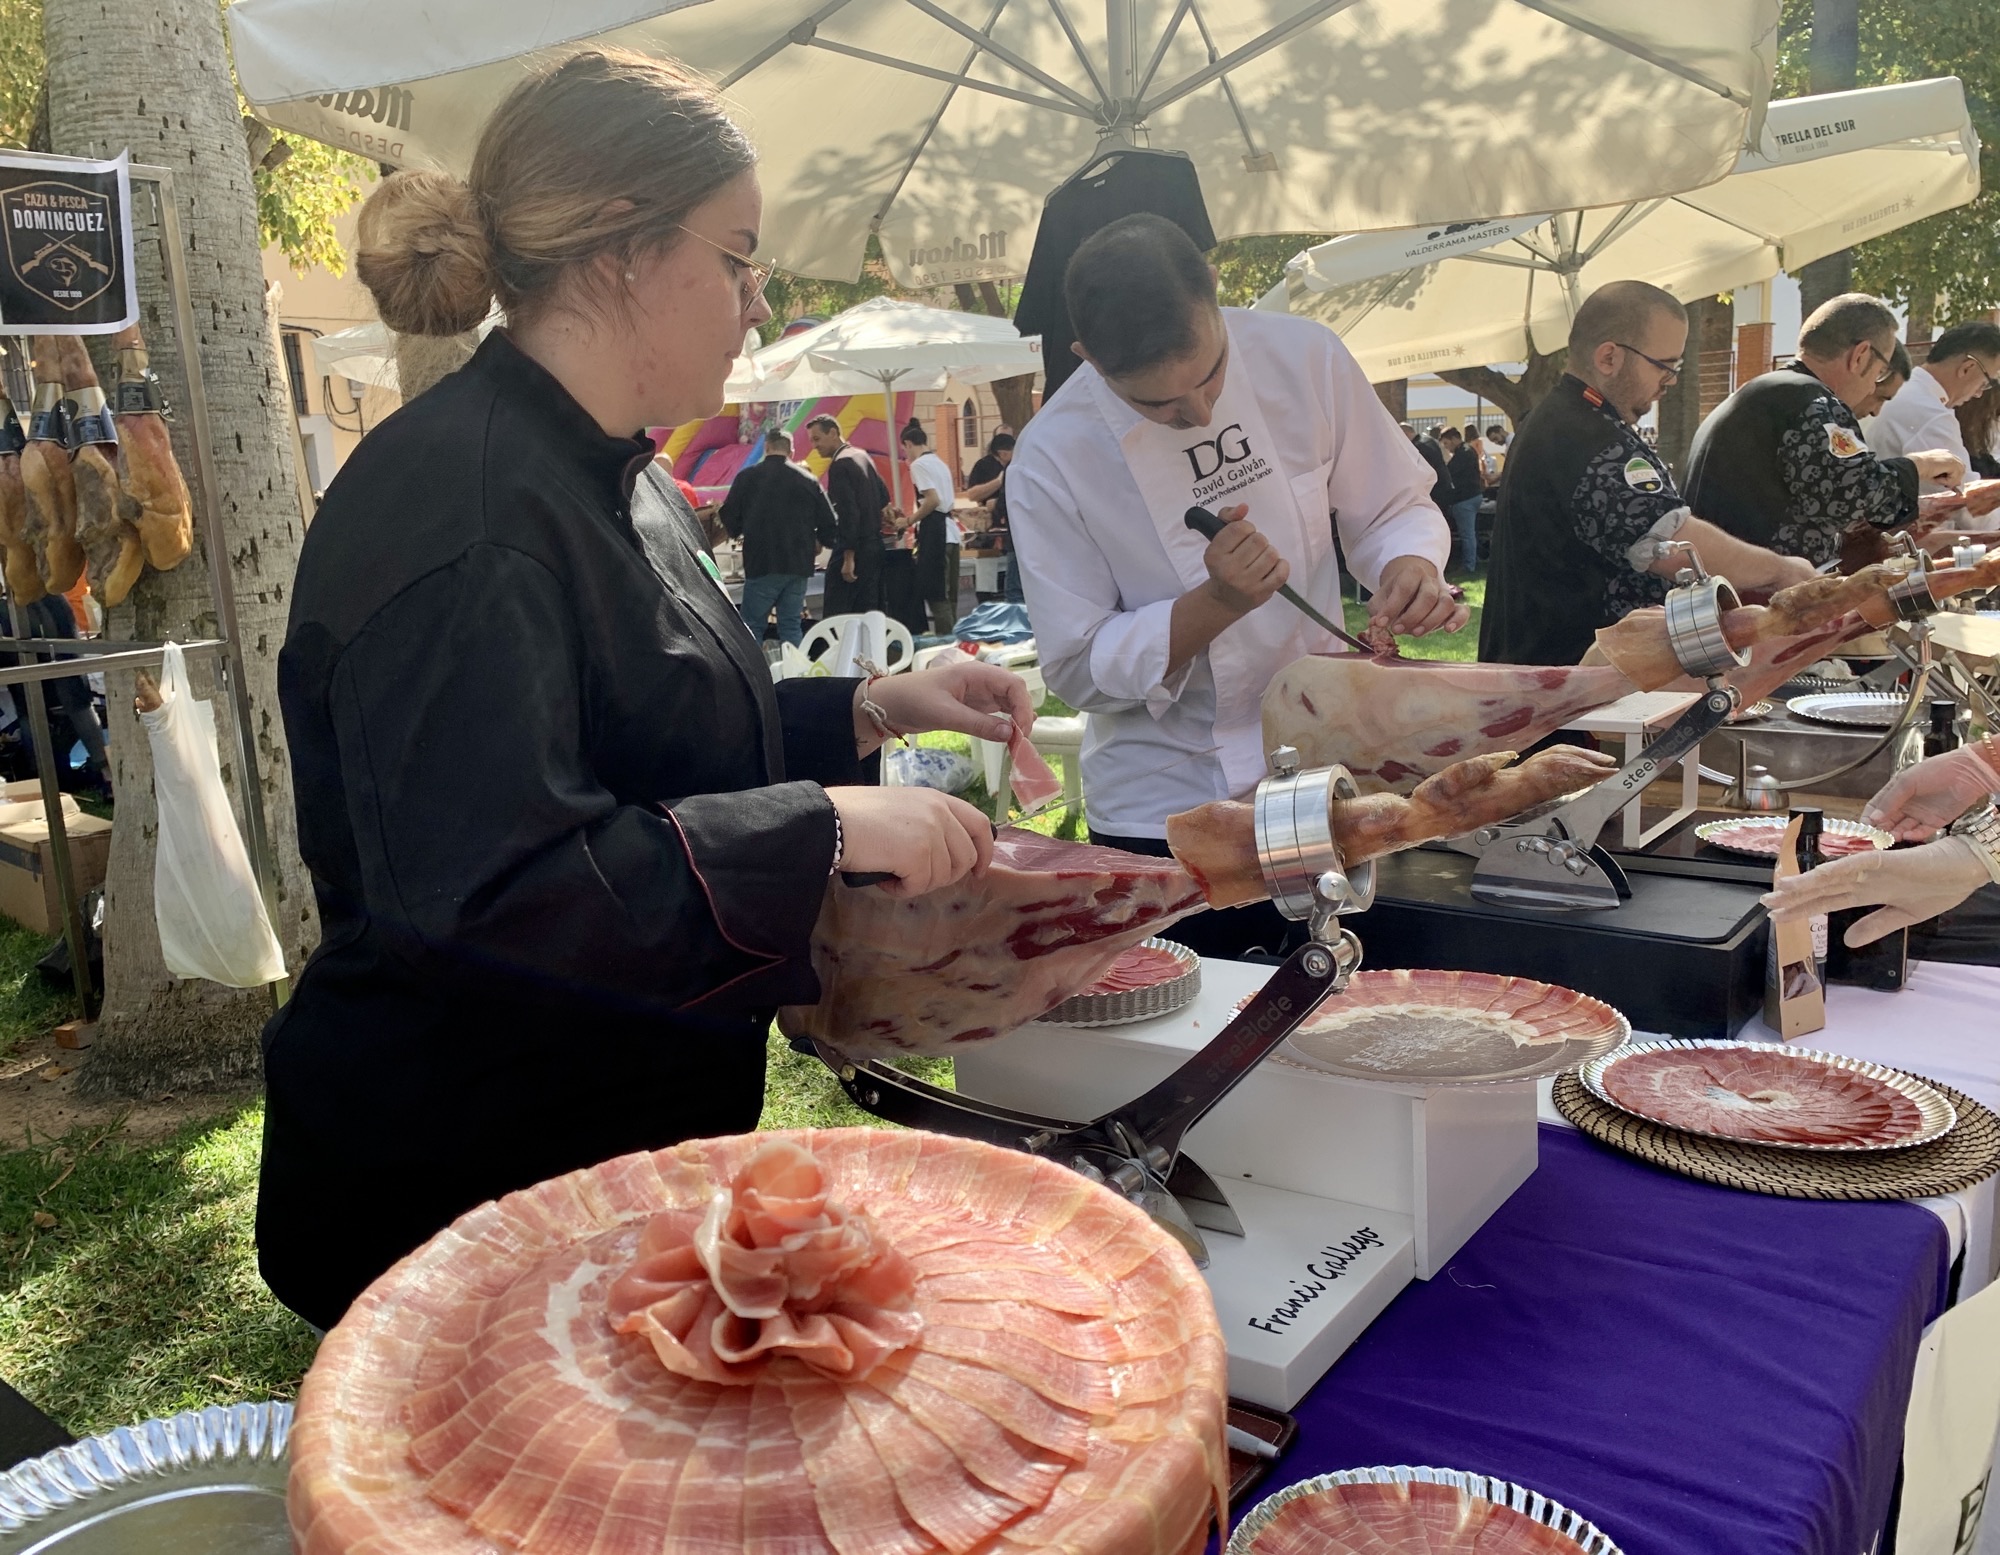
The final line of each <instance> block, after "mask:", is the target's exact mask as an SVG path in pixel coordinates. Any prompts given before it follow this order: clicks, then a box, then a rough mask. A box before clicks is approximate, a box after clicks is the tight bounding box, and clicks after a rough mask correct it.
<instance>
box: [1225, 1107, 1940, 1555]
mask: <svg viewBox="0 0 2000 1555" xmlns="http://www.w3.org/2000/svg"><path fill="white" fill-rule="evenodd" d="M1946 1257H1947V1241H1946V1237H1945V1231H1944V1227H1943V1226H1942V1225H1941V1224H1940V1223H1939V1221H1938V1219H1937V1217H1936V1216H1934V1215H1932V1214H1930V1213H1929V1212H1928V1211H1926V1210H1923V1209H1920V1208H1918V1207H1917V1206H1916V1205H1913V1204H1817V1203H1807V1202H1802V1201H1799V1200H1793V1199H1774V1198H1765V1197H1763V1196H1761V1195H1758V1194H1751V1193H1735V1192H1731V1191H1729V1190H1727V1189H1723V1188H1711V1187H1707V1186H1705V1185H1703V1184H1701V1183H1696V1182H1689V1181H1687V1180H1685V1179H1683V1178H1680V1177H1676V1176H1673V1175H1671V1174H1670V1173H1667V1172H1663V1171H1658V1170H1656V1169H1654V1168H1652V1167H1649V1166H1645V1165H1642V1164H1640V1163H1638V1162H1636V1161H1633V1160H1630V1159H1629V1158H1627V1157H1624V1156H1620V1155H1616V1154H1614V1153H1612V1152H1611V1151H1609V1150H1606V1149H1604V1148H1602V1147H1601V1146H1598V1145H1595V1144H1593V1143H1591V1142H1590V1141H1589V1140H1587V1139H1585V1138H1584V1137H1583V1136H1581V1135H1579V1134H1577V1133H1575V1132H1573V1131H1571V1130H1569V1129H1561V1128H1550V1127H1547V1126H1544V1127H1543V1129H1542V1131H1541V1166H1540V1168H1539V1169H1538V1170H1537V1171H1536V1173H1535V1174H1534V1176H1533V1177H1531V1178H1529V1179H1528V1181H1527V1182H1526V1183H1525V1184H1524V1185H1523V1186H1522V1187H1521V1189H1520V1191H1519V1192H1517V1193H1516V1194H1515V1195H1514V1196H1513V1197H1512V1198H1511V1199H1509V1200H1508V1201H1507V1203H1506V1204H1504V1205H1503V1206H1501V1208H1500V1210H1499V1212H1498V1213H1497V1214H1495V1215H1494V1216H1493V1218H1492V1219H1491V1220H1490V1221H1488V1222H1487V1223H1486V1225H1485V1226H1484V1227H1482V1228H1481V1229H1480V1231H1479V1232H1478V1234H1477V1235H1475V1236H1474V1237H1473V1238H1472V1240H1471V1241H1470V1242H1468V1243H1467V1244H1466V1245H1465V1247H1464V1248H1463V1249H1462V1250H1461V1251H1460V1253H1459V1254H1458V1256H1457V1257H1456V1258H1455V1259H1453V1260H1452V1262H1451V1264H1450V1265H1449V1267H1447V1268H1446V1269H1445V1271H1444V1272H1443V1273H1442V1274H1440V1275H1438V1276H1437V1277H1436V1278H1435V1279H1432V1280H1430V1281H1428V1282H1423V1283H1418V1284H1413V1285H1411V1286H1410V1287H1409V1288H1408V1289H1406V1290H1405V1291H1404V1292H1403V1293H1402V1295H1400V1296H1399V1297H1398V1298H1397V1299H1396V1301H1395V1302H1394V1303H1393V1304H1392V1305H1391V1306H1390V1307H1389V1309H1388V1311H1386V1312H1385V1313H1383V1315H1382V1316H1381V1317H1380V1318H1378V1319H1377V1320H1376V1322H1375V1323H1374V1325H1373V1326H1372V1327H1370V1328H1369V1330H1368V1331H1367V1333H1365V1334H1364V1335H1362V1337H1361V1339H1360V1340H1359V1341H1358V1342H1357V1343H1356V1344H1355V1346H1354V1347H1353V1348H1352V1349H1351V1350H1349V1351H1348V1353H1347V1354H1346V1355H1344V1356H1343V1357H1342V1358H1341V1360H1340V1362H1339V1363H1338V1364H1337V1365H1336V1366H1335V1367H1334V1368H1333V1370H1332V1371H1331V1372H1329V1373H1328V1374H1327V1376H1326V1377H1325V1379H1324V1380H1323V1381H1322V1382H1321V1383H1320V1384H1319V1386H1318V1387H1316V1388H1315V1389H1314V1390H1313V1391H1312V1392H1311V1393H1310V1394H1309V1395H1307V1397H1306V1398H1305V1399H1304V1400H1303V1401H1302V1402H1301V1403H1300V1404H1299V1406H1298V1408H1297V1409H1296V1410H1295V1411H1294V1413H1295V1414H1296V1415H1297V1416H1298V1421H1299V1435H1298V1439H1297V1442H1296V1443H1295V1444H1294V1446H1293V1447H1292V1450H1291V1451H1290V1452H1289V1453H1287V1454H1286V1455H1285V1458H1284V1459H1283V1461H1282V1462H1280V1463H1278V1464H1276V1465H1275V1466H1274V1469H1273V1472H1272V1474H1271V1476H1270V1478H1269V1479H1268V1480H1266V1482H1265V1485H1264V1487H1263V1492H1264V1493H1267V1494H1268V1493H1269V1492H1270V1491H1272V1490H1276V1489H1278V1488H1279V1487H1281V1486H1284V1485H1289V1484H1291V1483H1292V1482H1293V1481H1295V1480H1300V1479H1306V1478H1309V1477H1311V1476H1312V1475H1315V1474H1324V1473H1327V1472H1329V1471H1331V1470H1334V1469H1345V1468H1357V1467H1360V1466H1363V1465H1367V1464H1377V1463H1410V1464H1433V1465H1436V1466H1439V1467H1443V1468H1455V1469H1465V1470H1468V1471H1471V1472H1475V1473H1485V1474H1493V1475H1498V1476H1499V1477H1501V1478H1503V1479H1510V1480H1513V1481H1515V1482H1517V1483H1519V1484H1523V1485H1527V1486H1530V1487H1532V1488H1534V1489H1536V1490H1540V1491H1542V1492H1543V1493H1544V1494H1547V1495H1550V1496H1553V1497H1554V1498H1555V1499H1556V1500H1558V1501H1560V1502H1562V1503H1563V1504H1564V1505H1566V1506H1569V1507H1572V1508H1574V1509H1575V1510H1577V1511H1579V1512H1581V1513H1583V1515H1584V1516H1586V1517H1588V1518H1590V1519H1591V1521H1593V1522H1594V1523H1596V1524H1597V1525H1598V1526H1599V1527H1600V1528H1602V1529H1603V1530H1604V1531H1605V1532H1606V1533H1607V1534H1609V1535H1610V1536H1611V1537H1612V1538H1613V1539H1614V1540H1616V1541H1617V1542H1618V1544H1619V1545H1620V1547H1621V1548H1622V1549H1623V1550H1624V1551H1625V1552H1626V1555H1858V1552H1864V1551H1867V1550H1869V1549H1870V1548H1872V1546H1873V1543H1874V1539H1875V1536H1876V1534H1877V1533H1878V1532H1879V1531H1880V1530H1881V1528H1882V1525H1883V1522H1884V1520H1885V1518H1886V1517H1887V1514H1888V1509H1889V1500H1890V1495H1891V1493H1892V1489H1893V1487H1894V1483H1895V1477H1896V1465H1897V1461H1898V1459H1899V1457H1900V1455H1901V1450H1902V1440H1903V1411H1904V1408H1905V1406H1906V1405H1907V1403H1908V1400H1909V1391H1910V1377H1911V1370H1912V1367H1913V1366H1914V1364H1915V1358H1916V1347H1917V1338H1918V1335H1919V1334H1920V1333H1921V1332H1922V1330H1923V1328H1924V1326H1925V1324H1927V1323H1928V1322H1930V1320H1931V1319H1932V1318H1934V1317H1935V1316H1937V1314H1938V1313H1939V1312H1940V1311H1942V1310H1943V1307H1944V1303H1945V1288H1946V1279H1947V1274H1948V1271H1947V1269H1946Z"/></svg>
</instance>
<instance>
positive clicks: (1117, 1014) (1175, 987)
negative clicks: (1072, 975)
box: [1041, 939, 1201, 1026]
mask: <svg viewBox="0 0 2000 1555" xmlns="http://www.w3.org/2000/svg"><path fill="white" fill-rule="evenodd" d="M1133 948H1134V949H1137V950H1164V951H1168V952H1169V953H1171V954H1172V956H1173V957H1174V959H1175V960H1176V961H1178V962H1180V964H1181V975H1180V976H1179V977H1170V978H1168V979H1167V980H1166V981H1165V982H1164V983H1155V984H1154V985H1153V986H1152V987H1150V988H1133V989H1130V990H1127V991H1126V992H1124V993H1099V994H1089V993H1080V994H1075V995H1073V996H1071V997H1070V998H1067V999H1065V1000H1063V1002H1062V1003H1061V1004H1058V1005H1057V1006H1056V1007H1055V1008H1054V1009H1052V1010H1050V1011H1049V1013H1048V1014H1046V1015H1044V1016H1042V1017H1041V1019H1042V1023H1043V1024H1044V1025H1049V1026H1129V1025H1131V1024H1132V1023H1133V1022H1135V1021H1142V1020H1152V1019H1154V1018H1155V1017H1156V1016H1161V1015H1171V1014H1173V1012H1174V1011H1175V1010H1179V1009H1184V1008H1186V1007H1187V1006H1188V1005H1190V1004H1192V1003H1194V1001H1195V996H1196V995H1197V994H1199V993H1200V992H1201V957H1200V956H1197V955H1196V954H1195V953H1194V952H1193V951H1192V950H1189V949H1188V948H1187V946H1185V945H1183V944H1181V943H1180V942H1179V941H1177V940H1168V939H1143V940H1141V941H1139V943H1138V944H1137V945H1136V946H1134V947H1133Z"/></svg>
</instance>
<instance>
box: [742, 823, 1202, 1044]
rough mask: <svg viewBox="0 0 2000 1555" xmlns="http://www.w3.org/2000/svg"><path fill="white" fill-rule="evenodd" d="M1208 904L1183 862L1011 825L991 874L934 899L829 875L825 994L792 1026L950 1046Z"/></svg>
mask: <svg viewBox="0 0 2000 1555" xmlns="http://www.w3.org/2000/svg"><path fill="white" fill-rule="evenodd" d="M1206 905H1207V903H1206V902H1205V901H1204V900H1203V897H1202V893H1201V887H1200V886H1198V885H1197V884H1196V883H1195V882H1194V880H1193V879H1192V878H1191V877H1190V876H1189V875H1188V873H1187V871H1186V870H1184V869H1182V868H1181V866H1180V865H1179V864H1177V863H1175V862H1174V861H1173V860H1172V859H1159V858H1141V857H1140V856H1139V855H1137V854H1134V853H1124V852H1120V851H1118V850H1117V849H1114V848H1097V847H1090V846H1087V845H1085V844H1083V843H1076V842H1058V841H1056V840H1055V839H1054V838H1051V837H1043V836H1041V835H1039V834H1038V833H1035V832H1030V831H1021V830H1017V829H1014V828H1008V829H1005V830H1003V831H1002V832H1001V833H1000V835H999V837H998V839H997V840H996V841H995V842H994V844H993V863H992V866H991V867H990V868H989V869H988V870H987V871H986V873H985V875H984V876H981V877H977V878H975V877H973V876H969V875H968V876H966V877H965V878H964V879H962V880H959V881H957V882H955V883H954V884H952V885H949V886H946V887H945V888H944V889H942V890H938V891H932V892H929V893H928V894H926V895H924V896H918V897H900V896H892V895H890V894H889V893H888V892H886V891H883V890H881V889H879V888H877V887H874V886H864V887H860V888H858V889H857V888H856V887H853V886H848V885H843V884H842V883H841V882H840V880H839V879H838V878H837V877H836V878H835V879H834V880H832V881H830V882H829V883H828V885H827V894H826V902H825V904H824V905H823V906H822V907H821V908H820V915H819V922H818V923H817V924H816V925H815V926H814V929H813V970H814V971H815V972H816V973H817V974H818V975H819V982H820V1000H819V1003H818V1004H814V1005H794V1006H791V1007H789V1008H787V1009H784V1010H781V1011H780V1012H779V1017H778V1018H779V1024H780V1025H781V1026H782V1027H783V1028H784V1030H785V1032H786V1033H787V1034H788V1035H793V1036H797V1035H811V1036H815V1037H818V1038H820V1039H821V1040H822V1041H824V1042H826V1043H828V1044H829V1045H831V1046H833V1047H836V1048H839V1049H840V1050H841V1051H842V1052H843V1053H847V1054H850V1055H852V1056H854V1057H857V1058H882V1057H890V1056H894V1055H897V1054H901V1053H949V1052H951V1051H953V1050H954V1049H955V1048H958V1047H962V1046H964V1045H965V1044H966V1043H968V1042H982V1041H985V1040H987V1039H988V1038H990V1037H997V1036H1000V1035H1002V1034H1003V1033H1005V1032H1009V1031H1012V1030H1013V1029H1014V1028H1015V1027H1017V1026H1021V1025H1025V1024H1026V1023H1027V1022H1028V1021H1031V1020H1033V1019H1034V1018H1035V1017H1036V1016H1038V1015H1041V1014H1044V1013H1045V1012H1047V1011H1049V1010H1052V1009H1054V1008H1055V1007H1056V1006H1057V1005H1058V1004H1061V1003H1062V1002H1063V1000H1065V999H1067V998H1069V997H1070V995H1072V994H1074V993H1077V992H1079V991H1081V990H1082V989H1084V988H1087V987H1089V986H1090V984H1092V983H1093V982H1095V981H1096V980H1097V979H1098V978H1099V977H1100V976H1102V975H1103V974H1104V973H1105V972H1106V971H1107V970H1109V969H1110V967H1111V965H1112V963H1114V962H1115V961H1116V960H1117V959H1118V957H1119V954H1120V953H1121V952H1123V951H1124V950H1126V949H1128V948H1130V947H1131V946H1134V945H1136V944H1138V943H1139V942H1140V941H1141V940H1143V939H1148V938H1150V937H1151V936H1152V935H1155V934H1157V933H1159V932H1160V930H1161V929H1163V928H1165V927H1166V926H1167V925H1168V924H1170V923H1173V922H1175V921H1176V920H1177V919H1180V918H1184V917H1186V916H1187V915H1188V914H1189V913H1192V912H1199V911H1200V910H1201V909H1202V908H1203V907H1205V906H1206Z"/></svg>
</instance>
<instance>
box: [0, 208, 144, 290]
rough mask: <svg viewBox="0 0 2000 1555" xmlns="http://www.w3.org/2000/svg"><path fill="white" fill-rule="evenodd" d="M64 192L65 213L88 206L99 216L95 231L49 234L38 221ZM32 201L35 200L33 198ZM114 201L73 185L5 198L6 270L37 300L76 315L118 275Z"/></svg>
mask: <svg viewBox="0 0 2000 1555" xmlns="http://www.w3.org/2000/svg"><path fill="white" fill-rule="evenodd" d="M52 192H53V193H60V194H61V195H62V196H63V198H64V202H65V208H66V209H70V210H75V209H77V208H78V207H77V205H76V204H75V202H76V201H78V200H82V201H86V202H88V208H89V209H91V210H93V211H94V212H95V213H97V214H98V230H97V231H96V232H94V233H93V232H50V231H47V230H45V229H43V228H41V227H39V226H37V224H36V222H35V220H34V219H33V218H34V217H35V216H37V215H41V214H46V213H47V212H48V211H50V210H52V209H54V208H55V207H54V206H53V205H52V204H51V203H50V201H49V195H50V194H51V193H52ZM31 196H32V197H33V198H30V197H31ZM110 210H111V200H110V198H109V197H108V196H106V195H102V194H99V193H97V192H96V191H95V190H91V189H79V188H77V187H76V186H75V185H73V184H58V183H36V184H26V185H23V186H22V187H21V188H18V189H9V190H6V191H5V192H4V193H0V223H4V227H5V233H6V247H7V265H8V268H9V269H11V270H12V271H13V272H14V279H15V280H16V281H18V282H19V283H20V284H21V285H22V286H24V287H26V288H27V289H28V290H29V291H31V292H33V293H34V294H35V295H36V296H37V297H40V298H42V299H43V300H44V301H46V302H50V303H53V304H55V306H57V307H59V308H63V309H66V310H68V311H70V312H74V311H75V310H76V309H78V308H81V307H83V306H84V305H85V304H86V303H89V302H92V301H94V300H95V299H96V298H98V297H100V296H102V295H103V294H104V292H105V290H106V288H108V287H109V286H110V285H111V283H112V281H113V280H114V279H116V271H114V270H113V268H112V260H113V257H114V254H115V250H114V249H113V248H112V236H111V225H112V223H111V221H110V219H109V214H110Z"/></svg>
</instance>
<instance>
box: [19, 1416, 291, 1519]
mask: <svg viewBox="0 0 2000 1555" xmlns="http://www.w3.org/2000/svg"><path fill="white" fill-rule="evenodd" d="M291 1423H292V1406H291V1405H290V1404H276V1403H273V1404H232V1405H228V1406H223V1405H215V1406H212V1407H210V1408H208V1409H198V1410H190V1411H189V1412H188V1413H186V1414H179V1415H173V1416H171V1417H169V1418H167V1419H163V1420H147V1421H144V1422H142V1423H141V1424H139V1425H124V1426H120V1427H118V1429H117V1430H115V1431H107V1432H106V1433H105V1434H104V1435H102V1436H93V1437H90V1438H89V1439H88V1440H85V1441H81V1442H72V1443H71V1444H70V1445H69V1446H67V1447H58V1448H56V1450H55V1451H54V1452H50V1453H44V1454H43V1455H42V1456H41V1457H39V1458H31V1459H29V1460H28V1461H27V1462H26V1463H22V1464H19V1465H17V1466H16V1467H14V1468H13V1469H11V1470H9V1471H8V1472H6V1473H4V1474H0V1555H41V1552H43V1551H49V1552H52V1555H132V1552H134V1551H161V1552H166V1551H172V1552H174V1555H292V1533H291V1525H290V1524H289V1523H288V1522H287V1520H286V1517H285V1475H286V1472H287V1469H288V1467H289V1464H288V1460H287V1452H286V1447H287V1443H288V1440H289V1437H290V1432H291Z"/></svg>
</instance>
